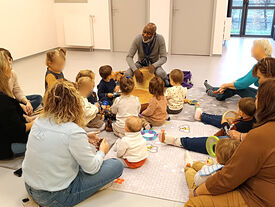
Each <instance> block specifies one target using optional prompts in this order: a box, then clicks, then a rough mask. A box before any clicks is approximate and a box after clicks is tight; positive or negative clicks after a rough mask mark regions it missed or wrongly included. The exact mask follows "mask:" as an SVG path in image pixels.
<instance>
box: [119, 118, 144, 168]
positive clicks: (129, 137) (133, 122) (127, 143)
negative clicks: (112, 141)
mask: <svg viewBox="0 0 275 207" xmlns="http://www.w3.org/2000/svg"><path fill="white" fill-rule="evenodd" d="M141 128H142V120H141V119H140V118H139V117H137V116H130V117H128V118H127V119H126V122H125V137H123V138H122V139H118V140H117V142H116V148H117V149H116V150H117V157H118V158H120V161H121V162H122V164H123V165H124V167H129V168H139V167H141V166H142V165H143V164H144V163H145V161H146V158H147V156H148V152H147V146H146V140H145V139H144V138H143V137H142V135H141V133H140V130H141Z"/></svg>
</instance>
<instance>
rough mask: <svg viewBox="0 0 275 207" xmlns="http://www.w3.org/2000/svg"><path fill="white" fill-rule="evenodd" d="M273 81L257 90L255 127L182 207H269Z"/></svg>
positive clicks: (274, 170) (274, 135) (273, 177)
mask: <svg viewBox="0 0 275 207" xmlns="http://www.w3.org/2000/svg"><path fill="white" fill-rule="evenodd" d="M274 91H275V79H269V80H266V81H265V82H264V83H262V84H261V85H260V87H259V90H258V95H257V100H256V107H257V110H256V120H257V124H256V126H255V128H254V129H253V130H251V131H250V132H249V133H248V134H247V136H246V139H245V140H244V141H243V142H241V143H240V145H239V147H238V148H237V149H236V151H235V153H234V154H233V155H232V157H231V159H230V160H229V161H228V162H227V163H226V165H225V166H224V167H223V168H222V169H221V170H220V171H219V172H217V173H216V174H215V175H213V176H211V177H210V178H208V179H207V181H206V182H205V183H204V184H202V185H200V186H199V187H198V188H195V189H192V190H190V193H189V201H188V202H187V203H186V204H185V206H186V207H206V206H207V207H215V206H223V207H231V206H247V207H248V206H259V207H260V206H262V207H273V206H274V203H275V197H274V191H275V184H274V181H275V165H274V163H275V153H274V152H275V151H274V149H275V93H274Z"/></svg>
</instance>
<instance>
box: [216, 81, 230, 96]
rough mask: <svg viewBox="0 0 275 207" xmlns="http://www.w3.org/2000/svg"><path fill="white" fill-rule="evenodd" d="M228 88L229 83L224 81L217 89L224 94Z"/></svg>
mask: <svg viewBox="0 0 275 207" xmlns="http://www.w3.org/2000/svg"><path fill="white" fill-rule="evenodd" d="M227 88H228V84H227V83H224V84H222V85H221V86H220V88H219V89H218V90H217V92H218V93H220V94H223V93H224V91H225V90H226V89H227Z"/></svg>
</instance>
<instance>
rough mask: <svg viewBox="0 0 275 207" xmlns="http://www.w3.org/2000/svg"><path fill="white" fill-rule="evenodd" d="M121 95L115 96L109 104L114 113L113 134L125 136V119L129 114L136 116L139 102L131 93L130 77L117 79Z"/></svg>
mask: <svg viewBox="0 0 275 207" xmlns="http://www.w3.org/2000/svg"><path fill="white" fill-rule="evenodd" d="M119 86H120V90H121V96H120V97H118V98H116V99H115V101H114V103H113V105H112V106H111V112H112V113H114V114H116V121H115V122H114V123H113V124H112V128H113V131H114V134H115V135H116V136H118V137H123V136H125V120H126V119H127V118H128V117H130V116H138V114H139V112H140V108H141V105H140V102H139V99H138V97H136V96H133V95H131V92H132V91H133V89H134V87H135V84H134V81H133V79H132V78H131V77H128V76H127V77H126V76H122V77H121V78H120V81H119Z"/></svg>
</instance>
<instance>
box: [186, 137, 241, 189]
mask: <svg viewBox="0 0 275 207" xmlns="http://www.w3.org/2000/svg"><path fill="white" fill-rule="evenodd" d="M240 143H241V142H240V140H234V139H227V138H225V139H220V140H219V141H218V142H217V144H216V147H215V148H216V150H215V151H216V161H217V164H215V163H211V162H206V163H202V162H198V161H196V162H194V163H193V164H192V166H191V167H185V168H184V171H185V178H186V181H187V185H188V188H189V189H193V188H195V187H198V186H200V185H201V184H203V183H204V182H205V181H206V180H207V179H208V178H209V177H211V176H212V175H214V174H215V173H216V172H217V171H219V170H221V169H222V167H223V165H225V164H226V163H227V162H228V160H229V159H230V158H231V157H232V155H233V154H234V152H235V150H236V149H237V147H238V146H239V144H240Z"/></svg>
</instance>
